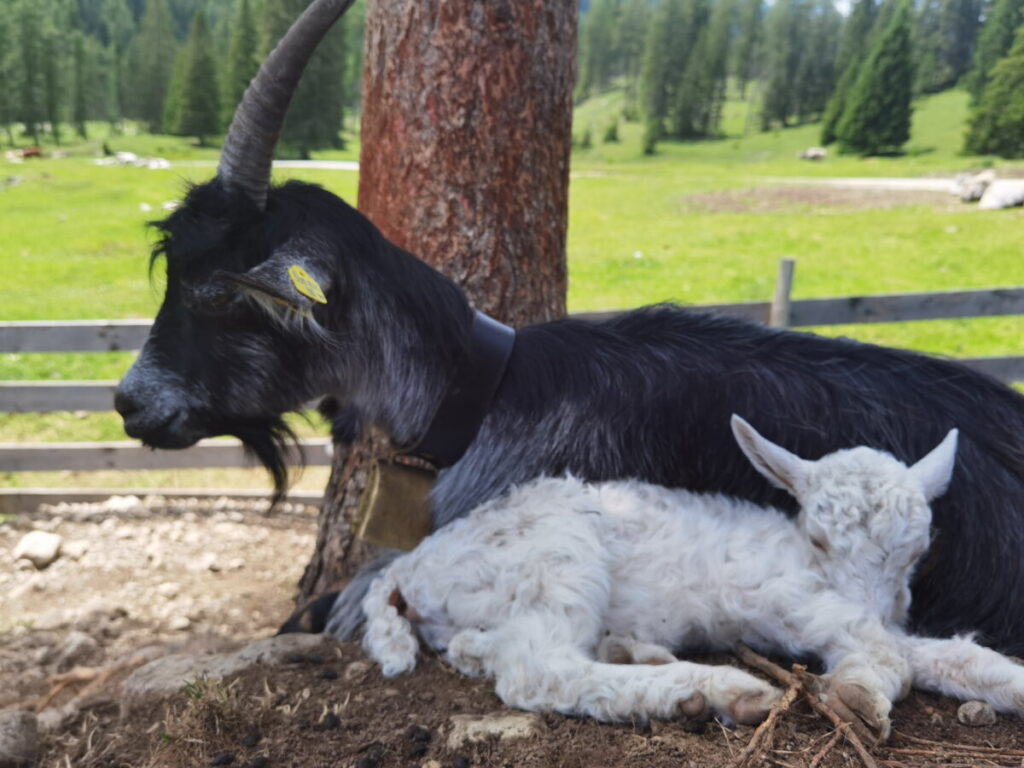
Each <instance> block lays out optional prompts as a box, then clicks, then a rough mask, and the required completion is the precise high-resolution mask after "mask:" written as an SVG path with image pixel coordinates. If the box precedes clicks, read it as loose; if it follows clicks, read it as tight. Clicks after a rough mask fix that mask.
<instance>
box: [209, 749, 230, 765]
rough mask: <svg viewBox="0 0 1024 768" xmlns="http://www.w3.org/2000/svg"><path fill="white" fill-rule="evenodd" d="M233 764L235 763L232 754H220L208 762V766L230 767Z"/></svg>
mask: <svg viewBox="0 0 1024 768" xmlns="http://www.w3.org/2000/svg"><path fill="white" fill-rule="evenodd" d="M233 762H235V753H234V752H221V753H220V754H218V755H214V756H213V759H212V760H210V765H231V764H232V763H233Z"/></svg>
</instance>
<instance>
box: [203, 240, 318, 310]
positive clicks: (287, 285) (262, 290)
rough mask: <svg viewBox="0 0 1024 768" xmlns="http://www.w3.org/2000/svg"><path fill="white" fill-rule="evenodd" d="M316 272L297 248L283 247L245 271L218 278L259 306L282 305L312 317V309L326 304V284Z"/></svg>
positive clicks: (227, 273) (220, 274) (311, 262)
mask: <svg viewBox="0 0 1024 768" xmlns="http://www.w3.org/2000/svg"><path fill="white" fill-rule="evenodd" d="M319 271H320V270H319V269H318V268H317V267H316V266H314V262H313V260H312V259H310V258H308V256H307V255H305V254H303V253H301V252H300V251H299V249H297V248H294V247H290V246H285V247H283V248H280V249H278V250H277V251H275V252H274V253H273V254H272V255H271V256H270V258H269V259H267V260H266V261H264V262H263V263H261V264H258V265H257V266H255V267H253V268H252V269H250V270H249V271H248V272H240V273H235V272H220V273H218V274H217V277H219V278H220V279H222V280H226V281H227V282H229V283H232V284H233V285H235V286H236V287H237V288H238V289H239V290H240V291H241V292H242V293H245V294H247V295H249V296H250V297H252V298H253V299H256V300H257V301H259V302H261V303H264V304H271V303H276V304H277V305H278V306H280V305H284V306H286V307H288V308H290V309H292V310H294V311H295V312H298V313H299V314H301V315H304V316H306V317H311V316H312V311H313V307H315V306H316V305H317V304H326V303H327V302H328V297H327V286H328V284H327V282H326V279H325V276H323V275H320V274H318V273H319Z"/></svg>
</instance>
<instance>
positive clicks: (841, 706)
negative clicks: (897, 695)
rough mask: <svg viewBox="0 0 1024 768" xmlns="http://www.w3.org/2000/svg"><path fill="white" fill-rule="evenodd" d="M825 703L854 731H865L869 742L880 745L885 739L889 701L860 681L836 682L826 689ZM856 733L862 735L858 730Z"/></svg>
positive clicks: (889, 723)
mask: <svg viewBox="0 0 1024 768" xmlns="http://www.w3.org/2000/svg"><path fill="white" fill-rule="evenodd" d="M830 694H831V695H830V696H829V697H828V698H829V705H830V706H831V707H832V709H834V710H835V712H836V714H837V715H839V716H840V717H841V718H843V720H846V721H847V722H848V723H850V725H851V726H853V727H854V728H855V729H857V726H860V728H859V729H858V730H860V731H863V730H866V731H867V735H868V737H869V740H870V741H874V742H875V743H876V744H882V743H884V742H885V741H886V740H888V738H889V733H890V732H891V730H892V723H891V721H890V720H889V709H890V708H891V706H892V705H891V704H890V703H889V700H888V699H886V698H885V697H884V696H882V695H881V694H880V693H878V692H877V691H872V690H871V689H870V688H868V687H866V686H864V685H861V684H860V683H836V684H835V685H833V686H832V689H831V691H830ZM859 735H862V736H863V735H864V734H863V733H860V734H859Z"/></svg>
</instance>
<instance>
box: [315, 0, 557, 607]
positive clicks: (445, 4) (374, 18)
mask: <svg viewBox="0 0 1024 768" xmlns="http://www.w3.org/2000/svg"><path fill="white" fill-rule="evenodd" d="M576 4H577V3H576V0H545V1H544V2H542V1H541V0H534V1H533V2H526V1H525V0H375V2H371V3H370V5H369V8H368V11H367V16H366V39H365V46H364V57H363V61H364V70H363V115H362V142H363V143H362V152H361V156H360V175H359V208H360V210H362V212H363V213H365V214H366V215H367V216H368V217H369V218H370V219H371V220H372V221H373V222H374V223H375V224H376V225H377V226H378V227H379V228H380V229H381V230H382V231H383V233H384V235H385V237H387V238H388V239H389V240H391V241H392V242H393V243H395V244H396V245H398V246H400V247H402V248H404V249H406V250H407V251H409V252H411V253H413V254H415V255H417V256H419V257H420V258H422V259H423V260H424V261H426V262H427V263H428V264H430V265H432V266H434V267H435V268H437V269H439V270H440V271H441V272H443V273H444V274H445V275H447V276H448V277H450V278H452V279H453V280H455V281H456V282H457V283H458V284H459V285H460V286H461V287H462V288H463V290H465V291H466V293H467V295H468V296H469V298H470V300H471V302H472V303H473V305H474V306H475V307H476V308H478V309H480V310H481V311H483V312H486V313H487V314H489V315H491V316H493V317H495V318H497V319H499V320H502V321H504V322H507V323H510V324H513V325H523V324H526V323H530V322H537V321H542V320H549V319H552V318H555V317H559V316H561V315H563V314H564V313H565V294H566V267H565V237H566V225H567V203H568V187H569V150H570V144H571V131H572V90H573V68H574V59H575V40H576ZM385 448H386V443H385V442H384V440H383V438H381V437H380V436H379V435H373V436H371V437H369V438H366V439H363V440H361V441H359V442H357V444H356V445H355V446H354V447H353V448H352V449H351V450H348V451H338V453H337V454H336V455H335V460H334V466H333V469H332V473H331V479H330V481H329V483H328V486H327V490H326V493H325V497H324V506H323V509H322V511H321V514H320V532H319V538H318V541H317V547H316V552H315V553H314V555H313V559H312V561H311V562H310V564H309V565H308V566H307V568H306V572H305V574H304V576H303V578H302V581H301V582H300V596H299V601H300V603H303V602H305V601H306V600H307V599H308V598H310V597H312V596H314V595H317V594H320V593H322V592H326V591H329V590H330V589H332V588H336V587H337V586H338V585H339V584H341V583H343V582H344V581H345V580H347V579H348V578H350V577H351V576H352V575H354V573H355V572H356V571H357V570H358V569H359V568H360V567H361V566H362V564H363V563H365V562H366V561H367V559H369V558H370V557H372V555H373V551H372V550H373V548H372V547H370V546H369V545H366V544H364V543H363V542H360V541H357V540H355V539H354V538H353V537H352V536H351V532H350V529H349V525H348V523H349V520H350V518H351V514H352V512H353V511H354V509H355V506H356V503H357V501H358V499H359V494H360V493H361V492H362V488H363V485H364V483H365V479H366V467H367V462H368V459H369V457H370V456H372V455H380V454H381V453H382V452H383V451H384V450H385Z"/></svg>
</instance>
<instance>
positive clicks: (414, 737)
mask: <svg viewBox="0 0 1024 768" xmlns="http://www.w3.org/2000/svg"><path fill="white" fill-rule="evenodd" d="M430 735H431V734H430V731H428V730H427V729H426V728H424V727H423V726H421V725H410V726H409V727H408V728H407V729H406V731H405V740H406V741H407V742H408V745H407V748H406V757H409V758H413V759H415V758H418V757H423V756H424V755H425V754H427V750H428V749H429V748H430Z"/></svg>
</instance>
